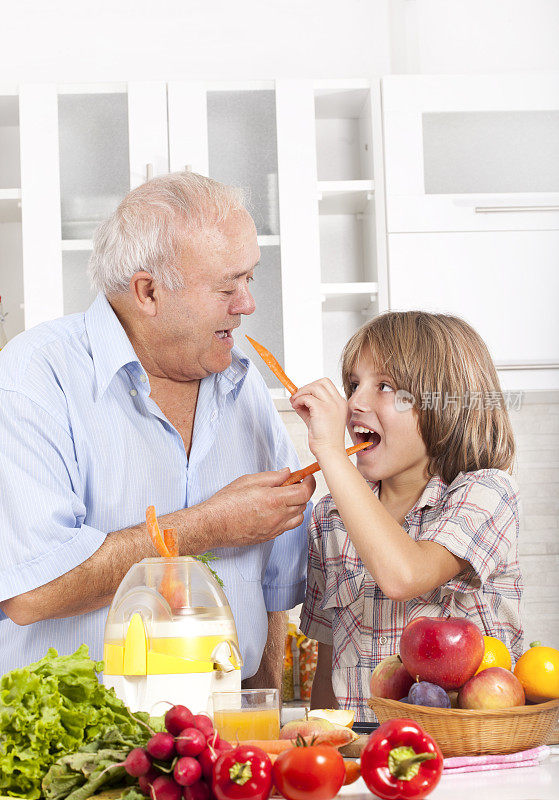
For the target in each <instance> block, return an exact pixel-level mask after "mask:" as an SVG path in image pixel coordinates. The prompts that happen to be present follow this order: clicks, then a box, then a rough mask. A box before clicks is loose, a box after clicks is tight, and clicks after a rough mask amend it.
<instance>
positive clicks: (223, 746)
mask: <svg viewBox="0 0 559 800" xmlns="http://www.w3.org/2000/svg"><path fill="white" fill-rule="evenodd" d="M215 749H216V750H218V751H219V752H220V753H221V752H223V751H224V750H232V749H233V745H232V744H231V742H226V741H225V739H220V740H219V742H218V743H217V744H216V746H215Z"/></svg>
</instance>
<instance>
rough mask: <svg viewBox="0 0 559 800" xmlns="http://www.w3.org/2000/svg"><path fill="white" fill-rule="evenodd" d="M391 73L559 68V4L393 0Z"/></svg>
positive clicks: (545, 0) (504, 0)
mask: <svg viewBox="0 0 559 800" xmlns="http://www.w3.org/2000/svg"><path fill="white" fill-rule="evenodd" d="M388 7H389V27H390V40H391V66H390V69H391V71H392V72H397V73H399V72H410V73H424V74H432V73H472V72H477V73H483V72H516V71H532V70H557V69H559V47H558V42H559V2H558V0H391V2H389V4H388Z"/></svg>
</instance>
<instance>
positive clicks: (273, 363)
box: [247, 336, 297, 394]
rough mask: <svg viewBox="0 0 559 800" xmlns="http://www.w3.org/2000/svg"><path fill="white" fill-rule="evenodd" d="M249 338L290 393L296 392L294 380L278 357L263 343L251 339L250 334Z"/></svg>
mask: <svg viewBox="0 0 559 800" xmlns="http://www.w3.org/2000/svg"><path fill="white" fill-rule="evenodd" d="M247 339H248V340H249V342H250V343H251V345H252V346H253V347H254V349H255V350H256V352H257V353H258V355H259V356H260V357H261V358H262V359H263V361H264V362H265V364H266V365H267V366H268V367H269V368H270V369H271V370H272V372H273V373H274V375H275V376H276V378H277V379H278V380H279V382H280V383H282V384H283V385H284V386H285V388H286V389H287V391H288V392H289V394H295V392H296V391H297V387H296V386H295V384H294V383H293V381H290V380H289V378H288V377H287V375H286V374H285V372H284V371H283V369H282V368H281V366H280V364H279V361H278V360H277V358H274V356H273V355H272V354H271V353H270V351H269V350H266V348H265V347H264V346H263V345H261V344H259V343H258V342H256V341H255V340H254V339H251V338H250V336H247Z"/></svg>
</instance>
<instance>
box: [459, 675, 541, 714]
mask: <svg viewBox="0 0 559 800" xmlns="http://www.w3.org/2000/svg"><path fill="white" fill-rule="evenodd" d="M525 702H526V699H525V697H524V689H523V688H522V684H521V683H520V681H519V680H518V678H517V677H516V675H514V674H513V673H512V672H510V670H508V669H503V667H489V669H484V670H483V671H482V672H480V673H478V674H477V675H474V677H473V678H470V680H469V681H468V682H467V683H465V684H464V686H463V687H462V688H461V689H460V692H459V693H458V707H459V708H487V709H497V708H512V707H513V706H523V705H524V703H525Z"/></svg>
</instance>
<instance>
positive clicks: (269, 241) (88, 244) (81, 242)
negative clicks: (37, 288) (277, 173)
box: [0, 192, 280, 251]
mask: <svg viewBox="0 0 559 800" xmlns="http://www.w3.org/2000/svg"><path fill="white" fill-rule="evenodd" d="M1 201H2V193H1V192H0V209H1V208H2V205H1ZM0 213H1V211H0ZM279 243H280V237H279V236H259V237H258V245H259V246H260V247H279ZM61 249H62V250H65V251H76V250H92V249H93V240H92V239H62V242H61Z"/></svg>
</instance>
